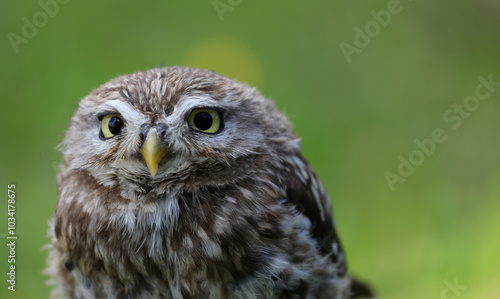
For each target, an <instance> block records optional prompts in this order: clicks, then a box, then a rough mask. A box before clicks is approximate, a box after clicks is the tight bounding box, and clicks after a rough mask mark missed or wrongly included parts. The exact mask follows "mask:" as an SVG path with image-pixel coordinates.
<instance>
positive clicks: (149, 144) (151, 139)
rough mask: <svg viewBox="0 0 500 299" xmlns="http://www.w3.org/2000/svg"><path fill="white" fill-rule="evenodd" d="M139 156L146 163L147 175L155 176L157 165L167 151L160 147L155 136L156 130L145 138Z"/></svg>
mask: <svg viewBox="0 0 500 299" xmlns="http://www.w3.org/2000/svg"><path fill="white" fill-rule="evenodd" d="M141 154H142V156H143V157H144V161H146V166H147V167H148V169H149V173H151V175H152V176H155V175H156V172H157V171H158V164H159V163H160V160H161V159H162V158H163V157H165V155H166V154H167V149H166V148H165V147H163V146H161V144H160V142H159V141H158V137H157V136H156V130H151V131H150V132H149V134H148V137H147V138H146V141H145V142H144V144H143V145H142V148H141Z"/></svg>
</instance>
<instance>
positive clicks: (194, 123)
mask: <svg viewBox="0 0 500 299" xmlns="http://www.w3.org/2000/svg"><path fill="white" fill-rule="evenodd" d="M188 124H189V126H190V127H191V128H193V129H194V130H196V131H200V132H203V133H210V134H214V133H217V132H219V131H220V130H221V129H222V120H221V113H220V112H219V111H217V110H214V109H194V110H193V111H192V112H191V114H190V115H189V118H188Z"/></svg>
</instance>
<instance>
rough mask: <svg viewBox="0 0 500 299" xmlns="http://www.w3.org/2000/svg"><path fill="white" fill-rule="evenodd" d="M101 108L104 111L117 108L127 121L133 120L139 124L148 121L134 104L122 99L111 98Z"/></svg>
mask: <svg viewBox="0 0 500 299" xmlns="http://www.w3.org/2000/svg"><path fill="white" fill-rule="evenodd" d="M99 110H101V111H103V112H105V111H109V110H116V111H117V112H118V113H119V114H121V116H122V117H123V119H124V120H125V122H133V123H136V124H137V123H144V122H146V121H147V118H146V117H145V116H144V114H142V113H140V112H139V111H137V110H136V109H135V108H134V107H133V106H132V105H130V104H128V103H127V102H124V101H122V100H109V101H107V102H106V103H105V104H103V105H101V106H100V107H99Z"/></svg>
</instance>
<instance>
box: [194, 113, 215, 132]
mask: <svg viewBox="0 0 500 299" xmlns="http://www.w3.org/2000/svg"><path fill="white" fill-rule="evenodd" d="M193 123H194V125H195V126H196V127H197V128H198V129H200V130H202V131H205V130H208V129H210V127H211V126H212V124H213V120H212V115H210V113H208V112H200V113H197V114H196V115H195V116H194V119H193Z"/></svg>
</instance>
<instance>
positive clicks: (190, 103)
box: [167, 96, 220, 126]
mask: <svg viewBox="0 0 500 299" xmlns="http://www.w3.org/2000/svg"><path fill="white" fill-rule="evenodd" d="M219 106H220V105H219V103H218V102H217V101H215V100H213V99H211V98H209V97H202V96H183V97H182V98H181V99H180V100H179V104H177V105H176V106H175V108H174V111H173V112H172V114H171V115H170V116H168V117H167V121H168V125H170V126H175V125H176V124H178V123H183V122H180V120H182V119H184V117H185V115H186V114H187V113H188V112H189V111H191V110H192V109H194V108H197V107H219Z"/></svg>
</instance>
